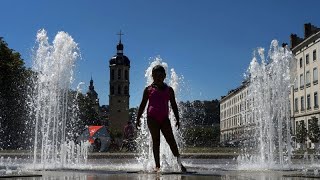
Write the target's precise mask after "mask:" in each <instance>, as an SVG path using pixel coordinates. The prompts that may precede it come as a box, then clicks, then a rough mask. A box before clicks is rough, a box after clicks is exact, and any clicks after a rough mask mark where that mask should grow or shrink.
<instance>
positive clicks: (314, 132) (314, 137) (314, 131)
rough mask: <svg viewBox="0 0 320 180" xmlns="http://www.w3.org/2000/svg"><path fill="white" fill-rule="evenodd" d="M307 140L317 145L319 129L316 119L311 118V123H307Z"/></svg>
mask: <svg viewBox="0 0 320 180" xmlns="http://www.w3.org/2000/svg"><path fill="white" fill-rule="evenodd" d="M308 135H309V139H310V140H311V142H312V143H318V142H319V137H320V129H319V125H318V119H317V118H315V117H312V119H311V121H310V122H309V132H308Z"/></svg>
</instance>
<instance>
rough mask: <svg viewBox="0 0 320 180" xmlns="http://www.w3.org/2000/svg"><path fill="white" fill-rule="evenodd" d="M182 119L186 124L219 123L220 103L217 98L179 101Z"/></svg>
mask: <svg viewBox="0 0 320 180" xmlns="http://www.w3.org/2000/svg"><path fill="white" fill-rule="evenodd" d="M179 107H180V109H179V110H180V113H181V114H182V117H181V118H182V119H183V120H184V121H185V122H187V123H188V124H190V125H191V124H197V125H214V124H219V123H220V104H219V101H218V100H212V101H199V100H196V101H193V102H189V101H187V102H180V103H179Z"/></svg>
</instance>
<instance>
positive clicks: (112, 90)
mask: <svg viewBox="0 0 320 180" xmlns="http://www.w3.org/2000/svg"><path fill="white" fill-rule="evenodd" d="M110 91H111V95H114V87H113V86H111V90H110Z"/></svg>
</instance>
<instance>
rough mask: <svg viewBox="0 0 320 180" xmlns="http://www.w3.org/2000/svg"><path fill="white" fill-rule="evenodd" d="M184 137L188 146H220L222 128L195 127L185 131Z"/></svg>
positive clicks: (216, 126)
mask: <svg viewBox="0 0 320 180" xmlns="http://www.w3.org/2000/svg"><path fill="white" fill-rule="evenodd" d="M183 137H184V139H185V142H186V145H187V146H197V147H214V146H218V144H219V138H220V127H219V126H218V125H215V126H193V127H190V128H187V129H185V130H184V132H183Z"/></svg>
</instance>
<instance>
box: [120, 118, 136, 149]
mask: <svg viewBox="0 0 320 180" xmlns="http://www.w3.org/2000/svg"><path fill="white" fill-rule="evenodd" d="M123 132H124V133H123V141H122V145H121V148H120V150H122V149H123V148H125V147H126V148H127V151H133V150H134V148H135V147H134V146H135V145H134V141H133V140H134V126H133V124H132V122H131V121H128V123H127V125H126V126H125V127H124V130H123Z"/></svg>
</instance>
